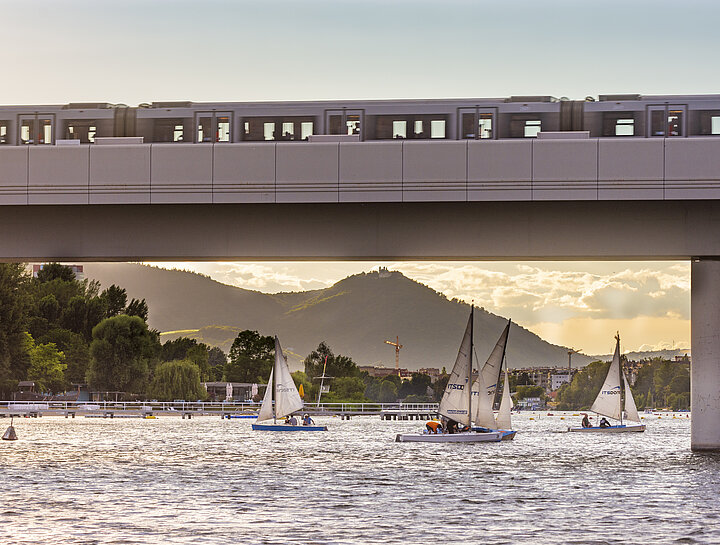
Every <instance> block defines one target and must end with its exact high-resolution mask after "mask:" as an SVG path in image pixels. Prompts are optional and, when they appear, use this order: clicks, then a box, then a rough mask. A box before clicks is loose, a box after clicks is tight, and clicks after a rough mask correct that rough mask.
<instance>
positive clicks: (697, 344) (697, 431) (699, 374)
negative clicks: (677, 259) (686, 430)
mask: <svg viewBox="0 0 720 545" xmlns="http://www.w3.org/2000/svg"><path fill="white" fill-rule="evenodd" d="M690 281H691V323H692V333H691V346H692V365H691V370H690V404H691V408H692V423H691V428H690V429H691V432H690V446H691V448H692V449H693V450H698V451H708V450H710V451H720V259H693V260H692V265H691V273H690Z"/></svg>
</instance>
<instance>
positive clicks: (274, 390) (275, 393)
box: [272, 335, 280, 424]
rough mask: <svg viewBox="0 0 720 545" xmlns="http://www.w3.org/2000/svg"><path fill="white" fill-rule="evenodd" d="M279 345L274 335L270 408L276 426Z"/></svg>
mask: <svg viewBox="0 0 720 545" xmlns="http://www.w3.org/2000/svg"><path fill="white" fill-rule="evenodd" d="M279 345H280V342H279V341H278V338H277V335H275V363H273V369H274V370H275V373H273V374H274V375H275V376H274V377H273V385H272V387H273V401H275V403H274V404H273V406H272V408H273V424H277V417H276V415H277V374H278V369H277V362H278V355H277V351H278V346H279Z"/></svg>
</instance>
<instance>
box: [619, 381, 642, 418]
mask: <svg viewBox="0 0 720 545" xmlns="http://www.w3.org/2000/svg"><path fill="white" fill-rule="evenodd" d="M623 380H624V381H625V416H626V417H627V419H628V420H632V421H633V422H640V415H639V414H638V411H637V406H636V405H635V399H634V398H633V394H632V390H631V389H630V383H629V382H628V379H627V375H626V374H625V371H623Z"/></svg>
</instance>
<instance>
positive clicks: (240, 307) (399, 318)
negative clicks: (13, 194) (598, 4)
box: [85, 263, 589, 369]
mask: <svg viewBox="0 0 720 545" xmlns="http://www.w3.org/2000/svg"><path fill="white" fill-rule="evenodd" d="M85 272H86V275H87V276H88V277H89V278H93V279H97V280H98V281H100V283H101V284H102V285H103V286H108V285H110V284H113V283H115V284H118V285H121V286H123V287H125V288H126V289H127V291H128V295H129V296H131V297H139V298H143V297H144V298H145V299H146V300H147V302H148V306H149V308H150V317H149V322H150V325H151V327H154V328H156V329H158V330H159V331H161V332H174V333H170V334H167V335H163V339H170V338H174V337H177V336H180V335H187V336H191V337H194V338H197V339H198V340H201V341H203V342H206V343H208V344H211V345H215V346H220V347H221V348H222V349H223V350H225V351H227V350H228V349H229V346H230V344H231V343H232V340H233V339H234V337H235V334H236V332H237V331H239V330H241V329H256V330H258V331H259V332H260V333H262V334H264V335H275V334H276V335H278V336H279V337H280V339H281V341H282V343H283V347H284V348H285V349H286V350H287V351H288V352H289V353H291V354H293V355H296V356H295V357H294V358H293V359H295V360H296V361H297V360H299V359H302V358H303V357H304V356H305V355H307V354H308V353H309V352H310V351H311V350H313V349H314V348H315V347H316V346H317V345H318V343H319V342H320V341H323V340H324V341H327V342H328V344H329V345H330V346H331V347H332V349H333V350H334V351H335V352H336V353H342V354H346V355H348V356H351V357H352V358H353V359H354V360H355V361H356V362H357V363H358V364H360V365H363V364H365V365H386V366H394V365H395V351H394V348H393V347H392V346H389V345H387V344H385V342H384V341H385V340H386V339H387V340H390V339H392V340H394V339H395V337H396V336H399V337H400V343H401V344H402V345H403V348H402V350H401V352H400V365H401V367H407V368H409V369H419V368H420V367H442V366H446V367H449V366H451V365H452V363H453V361H454V359H455V356H456V354H457V349H458V346H459V344H460V340H461V338H462V335H463V332H464V330H465V324H466V322H467V317H468V312H469V307H468V305H466V304H465V303H461V302H459V301H456V300H453V301H450V300H448V299H447V298H446V297H445V296H444V295H442V294H440V293H437V292H435V291H434V290H432V289H430V288H428V287H427V286H425V285H423V284H420V283H418V282H416V281H414V280H411V279H409V278H407V277H405V276H403V275H402V274H401V273H399V272H392V273H390V274H389V275H387V274H384V275H380V274H378V273H377V272H371V273H362V274H358V275H354V276H350V277H348V278H345V279H343V280H341V281H339V282H337V283H336V284H334V285H332V286H330V287H328V288H326V289H321V290H314V291H308V292H299V293H279V294H265V293H260V292H257V291H250V290H245V289H241V288H237V287H233V286H228V285H225V284H221V283H219V282H216V281H214V280H212V279H210V278H208V277H206V276H203V275H200V274H196V273H192V272H187V271H177V270H172V271H170V270H166V269H160V268H156V267H150V266H144V265H138V264H130V263H122V264H100V263H91V264H87V265H86V266H85ZM506 323H507V320H506V319H505V318H502V317H500V316H496V315H494V314H491V313H489V312H486V311H485V310H483V309H478V310H477V311H476V314H475V342H476V353H477V356H478V358H479V359H480V360H483V361H484V360H485V358H486V357H487V355H488V354H489V352H490V350H491V349H492V347H493V346H494V344H495V342H496V341H497V338H498V336H499V335H500V333H501V332H502V329H503V328H504V327H505V324H506ZM187 330H192V331H187ZM507 358H508V363H509V365H510V366H511V367H527V366H544V365H564V364H565V362H566V361H567V351H566V349H565V348H563V347H559V346H554V345H551V344H549V343H547V342H545V341H543V340H542V339H540V338H539V337H538V336H537V335H535V334H534V333H531V332H530V331H528V330H526V329H523V328H522V327H519V326H517V325H513V327H512V329H511V331H510V337H509V342H508V353H507ZM588 361H589V358H585V357H584V356H581V355H577V356H575V357H574V358H573V364H575V365H584V364H585V363H587V362H588Z"/></svg>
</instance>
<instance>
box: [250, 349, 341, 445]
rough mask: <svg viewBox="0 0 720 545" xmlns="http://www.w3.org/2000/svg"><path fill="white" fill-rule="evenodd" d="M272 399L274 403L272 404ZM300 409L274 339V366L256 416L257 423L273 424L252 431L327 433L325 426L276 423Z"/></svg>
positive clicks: (286, 365)
mask: <svg viewBox="0 0 720 545" xmlns="http://www.w3.org/2000/svg"><path fill="white" fill-rule="evenodd" d="M273 394H274V395H273ZM273 397H274V398H275V403H273ZM302 408H303V401H302V398H301V397H300V393H299V392H298V389H297V387H296V386H295V381H293V378H292V375H291V374H290V367H288V363H287V359H286V358H285V355H284V354H283V351H282V347H281V346H280V341H279V340H278V338H277V337H275V365H274V366H273V368H272V370H271V371H270V378H269V379H268V384H267V388H266V389H265V395H264V397H263V402H262V405H261V406H260V411H258V416H257V422H264V421H266V420H270V419H272V421H273V423H272V424H253V425H252V429H254V430H265V431H327V427H326V426H314V425H311V426H304V425H302V426H293V425H291V424H278V423H277V419H278V418H283V417H285V416H288V415H291V414H292V413H294V412H297V411H300V410H301V409H302Z"/></svg>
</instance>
